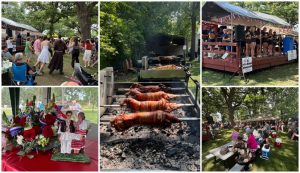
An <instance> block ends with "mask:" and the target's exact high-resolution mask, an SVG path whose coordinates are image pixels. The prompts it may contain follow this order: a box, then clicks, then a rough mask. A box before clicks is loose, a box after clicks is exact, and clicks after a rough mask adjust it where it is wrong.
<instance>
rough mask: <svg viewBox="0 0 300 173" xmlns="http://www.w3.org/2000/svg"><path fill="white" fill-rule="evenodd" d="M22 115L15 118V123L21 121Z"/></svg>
mask: <svg viewBox="0 0 300 173" xmlns="http://www.w3.org/2000/svg"><path fill="white" fill-rule="evenodd" d="M20 120H21V119H20V117H19V116H16V117H15V118H14V123H15V124H19V123H20Z"/></svg>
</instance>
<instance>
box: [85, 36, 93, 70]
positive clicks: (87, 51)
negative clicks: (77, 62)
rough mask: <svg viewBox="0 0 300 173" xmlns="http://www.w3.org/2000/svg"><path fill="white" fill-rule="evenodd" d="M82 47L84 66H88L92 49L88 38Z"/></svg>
mask: <svg viewBox="0 0 300 173" xmlns="http://www.w3.org/2000/svg"><path fill="white" fill-rule="evenodd" d="M84 49H85V51H84V54H83V62H84V67H89V66H90V62H91V56H92V50H93V44H92V43H91V41H90V40H89V39H87V40H86V41H85V44H84Z"/></svg>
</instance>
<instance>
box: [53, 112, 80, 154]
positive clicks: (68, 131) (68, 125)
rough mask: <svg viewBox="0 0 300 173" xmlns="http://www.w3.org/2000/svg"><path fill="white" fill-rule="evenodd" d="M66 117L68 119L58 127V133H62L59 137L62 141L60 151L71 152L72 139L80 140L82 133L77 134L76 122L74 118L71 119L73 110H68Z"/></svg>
mask: <svg viewBox="0 0 300 173" xmlns="http://www.w3.org/2000/svg"><path fill="white" fill-rule="evenodd" d="M66 117H67V119H66V120H65V121H63V122H61V124H60V127H59V129H58V134H59V135H60V137H59V139H60V142H61V146H60V153H63V154H71V151H72V148H71V143H72V140H74V139H76V140H80V138H81V135H79V134H75V126H74V122H73V120H71V117H72V111H67V112H66Z"/></svg>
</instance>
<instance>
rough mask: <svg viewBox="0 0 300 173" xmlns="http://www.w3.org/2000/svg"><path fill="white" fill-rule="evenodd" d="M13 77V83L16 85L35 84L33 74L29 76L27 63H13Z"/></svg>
mask: <svg viewBox="0 0 300 173" xmlns="http://www.w3.org/2000/svg"><path fill="white" fill-rule="evenodd" d="M12 72H13V79H12V83H13V84H14V85H30V86H32V85H33V78H32V76H31V75H29V76H27V65H26V64H24V65H20V66H17V65H16V64H13V65H12Z"/></svg>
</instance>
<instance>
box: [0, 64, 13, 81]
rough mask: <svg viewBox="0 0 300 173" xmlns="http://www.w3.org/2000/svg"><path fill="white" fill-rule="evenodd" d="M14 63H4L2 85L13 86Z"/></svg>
mask: <svg viewBox="0 0 300 173" xmlns="http://www.w3.org/2000/svg"><path fill="white" fill-rule="evenodd" d="M11 68H12V62H9V61H2V68H1V71H2V85H11V82H10V80H11V74H10V71H11Z"/></svg>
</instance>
